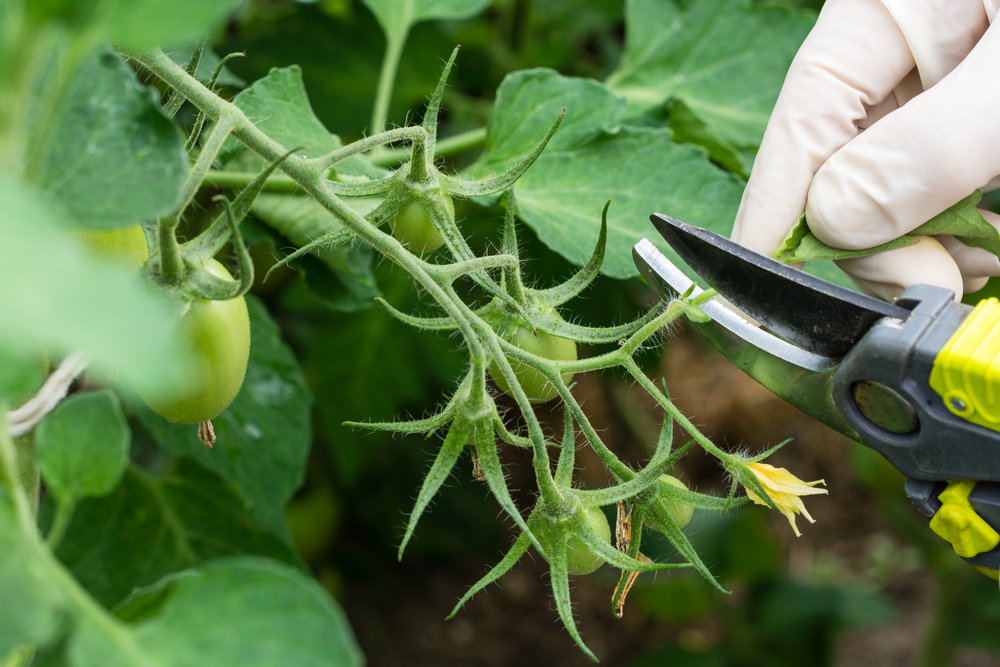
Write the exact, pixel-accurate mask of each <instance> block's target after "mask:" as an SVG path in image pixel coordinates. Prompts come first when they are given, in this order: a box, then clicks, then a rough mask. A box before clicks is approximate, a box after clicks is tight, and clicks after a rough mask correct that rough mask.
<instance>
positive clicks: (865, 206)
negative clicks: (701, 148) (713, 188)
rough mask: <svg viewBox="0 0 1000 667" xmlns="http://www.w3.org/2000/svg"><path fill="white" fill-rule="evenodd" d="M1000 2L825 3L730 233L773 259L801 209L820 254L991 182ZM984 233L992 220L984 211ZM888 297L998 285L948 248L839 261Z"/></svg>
mask: <svg viewBox="0 0 1000 667" xmlns="http://www.w3.org/2000/svg"><path fill="white" fill-rule="evenodd" d="M998 10H1000V0H827V2H826V4H825V5H824V7H823V10H822V11H821V13H820V15H819V19H818V20H817V22H816V26H815V27H814V28H813V30H812V32H810V33H809V36H808V37H807V38H806V41H805V42H804V43H803V44H802V47H801V48H800V49H799V52H798V54H797V55H796V56H795V59H794V61H793V62H792V65H791V68H790V69H789V71H788V75H787V77H786V78H785V83H784V85H783V86H782V89H781V94H780V95H779V97H778V101H777V103H776V105H775V107H774V112H773V114H772V116H771V119H770V121H769V122H768V125H767V131H766V132H765V133H764V138H763V141H762V142H761V146H760V151H759V152H758V154H757V158H756V160H755V162H754V166H753V171H752V173H751V175H750V181H749V183H748V184H747V188H746V190H745V191H744V193H743V201H742V202H741V204H740V209H739V212H738V213H737V216H736V225H735V227H734V229H733V238H734V240H736V241H737V242H739V243H740V244H742V245H745V246H747V247H750V248H752V249H754V250H756V251H758V252H761V253H764V254H767V255H771V254H773V253H774V252H775V250H777V248H778V246H779V244H780V243H781V241H782V239H784V237H785V235H786V234H787V233H788V231H789V230H790V229H791V227H792V225H793V224H794V223H795V221H796V219H797V218H798V217H799V215H800V214H801V213H802V212H803V211H805V212H806V219H807V220H808V221H809V227H810V229H811V230H812V232H813V233H814V234H815V235H816V236H817V237H818V238H819V239H820V240H821V241H823V242H824V243H826V244H827V245H830V246H834V247H838V248H845V249H859V248H870V247H872V246H875V245H878V244H880V243H884V242H886V241H889V240H892V239H894V238H897V237H899V236H902V235H903V234H906V233H908V232H909V231H911V230H912V229H914V228H915V227H917V226H918V225H920V224H921V223H923V222H925V221H926V220H928V219H929V218H931V217H933V216H934V215H936V214H937V213H939V212H941V211H943V210H944V209H946V208H948V207H949V206H951V205H952V204H954V203H955V202H957V201H959V200H960V199H962V198H963V197H965V196H967V195H968V194H969V193H971V192H972V191H973V190H975V189H977V188H984V187H987V185H988V184H989V182H990V181H991V180H992V179H994V178H995V177H997V176H998V175H1000V21H997V24H998V25H993V26H992V27H991V22H992V20H993V18H994V17H995V16H996V15H997V13H998ZM984 215H985V216H986V219H987V220H988V221H990V222H991V223H992V224H993V225H994V226H997V227H1000V216H996V215H993V214H992V213H984ZM839 265H840V267H841V268H842V269H844V271H846V272H847V273H848V274H849V275H850V276H851V277H852V278H853V279H854V280H855V282H857V283H858V285H859V286H860V287H861V288H862V289H864V290H866V291H869V292H872V293H875V294H877V295H878V296H881V297H883V298H887V299H892V298H894V297H896V296H898V295H899V294H900V293H901V292H902V291H903V289H905V288H906V287H908V286H910V285H913V284H916V283H930V284H936V285H941V286H943V287H948V288H950V289H952V290H955V292H956V294H957V295H958V296H961V293H962V291H963V289H964V290H965V291H974V290H976V289H979V288H980V287H982V285H983V284H985V282H986V277H987V276H992V275H1000V261H998V260H997V258H996V256H994V255H992V254H991V253H989V252H987V251H985V250H980V249H977V248H969V247H967V246H964V245H963V244H961V243H960V242H958V241H957V240H955V239H954V238H952V237H934V238H930V237H923V238H921V239H920V242H919V243H917V244H914V245H911V246H907V247H903V248H899V249H897V250H893V251H890V252H886V253H882V254H878V255H871V256H868V257H863V258H857V259H849V260H841V261H840V262H839Z"/></svg>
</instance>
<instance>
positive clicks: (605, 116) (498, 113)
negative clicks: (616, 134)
mask: <svg viewBox="0 0 1000 667" xmlns="http://www.w3.org/2000/svg"><path fill="white" fill-rule="evenodd" d="M563 109H566V117H565V118H564V119H563V122H562V124H561V125H560V126H559V129H558V130H557V131H556V133H555V134H554V135H553V136H552V140H551V141H549V145H548V146H547V147H546V151H556V150H560V149H564V148H573V147H576V146H580V145H582V144H585V143H587V142H589V141H590V140H592V139H595V138H597V137H599V136H600V135H602V134H605V133H608V132H613V131H615V130H616V129H617V128H618V120H619V119H620V118H621V116H622V115H623V114H624V112H625V100H624V99H622V98H620V97H618V96H617V95H615V94H614V93H612V92H611V91H609V90H608V89H607V88H605V87H604V86H602V85H601V84H599V83H598V82H596V81H593V80H591V79H580V78H575V77H568V76H563V75H562V74H559V73H558V72H555V71H553V70H550V69H530V70H522V71H520V72H514V73H512V74H508V75H507V76H506V77H504V80H503V82H501V84H500V86H499V88H497V95H496V102H495V103H494V105H493V110H492V111H491V112H490V119H489V122H488V124H487V126H486V148H485V150H484V151H483V154H482V155H480V156H479V159H478V160H476V162H475V164H473V165H472V166H470V167H469V169H468V170H467V172H468V175H469V176H471V177H484V176H489V175H492V174H501V173H503V172H504V171H506V170H507V169H509V168H510V167H512V166H514V165H515V164H517V163H518V162H520V161H521V160H523V159H524V158H525V157H526V156H527V155H528V153H530V152H531V151H532V150H534V148H535V145H536V144H537V143H538V140H539V139H541V138H542V137H544V136H545V133H546V132H548V131H549V128H550V127H552V123H553V122H555V120H556V119H557V118H558V117H559V114H560V113H562V110H563Z"/></svg>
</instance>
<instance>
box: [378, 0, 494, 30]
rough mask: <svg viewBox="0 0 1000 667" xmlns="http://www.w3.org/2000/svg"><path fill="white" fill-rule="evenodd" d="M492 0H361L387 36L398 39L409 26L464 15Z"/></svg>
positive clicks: (471, 14)
mask: <svg viewBox="0 0 1000 667" xmlns="http://www.w3.org/2000/svg"><path fill="white" fill-rule="evenodd" d="M492 1H493V0H364V3H365V6H367V7H368V9H370V10H371V12H372V14H374V15H375V18H376V19H377V20H378V22H379V25H380V26H382V30H383V31H385V34H386V35H387V36H388V38H389V39H400V38H402V37H403V36H405V35H406V33H407V32H409V30H410V27H411V26H413V24H415V23H419V22H420V21H430V20H433V19H452V20H456V19H465V18H469V17H470V16H475V15H476V14H478V13H479V12H481V11H483V10H484V9H485V8H486V6H487V5H489V4H490V3H491V2H492Z"/></svg>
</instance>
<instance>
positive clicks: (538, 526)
mask: <svg viewBox="0 0 1000 667" xmlns="http://www.w3.org/2000/svg"><path fill="white" fill-rule="evenodd" d="M578 520H580V521H586V522H587V523H588V524H589V525H590V527H591V528H593V529H594V530H595V531H596V532H597V534H598V535H600V536H601V539H602V540H604V541H605V542H607V543H608V544H610V543H611V526H610V524H608V518H607V517H606V516H604V512H602V511H601V510H600V508H598V507H588V508H586V509H584V510H581V511H580V515H579V517H578ZM528 528H530V529H531V532H532V533H533V534H534V535H535V537H537V538H538V541H539V542H541V544H542V547H544V548H545V550H546V551H549V540H550V539H551V537H550V535H549V532H548V531H547V530H546V528H545V520H544V519H543V518H540V515H538V514H535V515H533V516H532V517H531V518H530V519H529V520H528ZM603 564H604V559H603V558H601V557H600V556H598V555H597V554H595V553H594V552H593V551H591V550H590V549H588V548H587V545H585V544H584V543H583V542H581V541H580V540H578V539H577V538H576V536H574V535H570V538H569V539H568V540H567V541H566V570H567V571H568V572H569V573H570V574H590V573H591V572H593V571H594V570H596V569H597V568H599V567H600V566H601V565H603Z"/></svg>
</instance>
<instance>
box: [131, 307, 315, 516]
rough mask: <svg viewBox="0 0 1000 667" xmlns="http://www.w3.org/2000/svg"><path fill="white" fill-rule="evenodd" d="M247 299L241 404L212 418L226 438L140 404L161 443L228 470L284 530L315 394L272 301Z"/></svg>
mask: <svg viewBox="0 0 1000 667" xmlns="http://www.w3.org/2000/svg"><path fill="white" fill-rule="evenodd" d="M247 306H248V307H249V309H250V333H251V346H250V362H249V365H248V366H247V374H246V379H245V380H244V382H243V388H242V390H241V391H240V393H239V395H238V396H237V397H236V400H234V401H233V404H232V405H230V406H229V408H227V409H226V411H225V412H223V413H222V414H221V415H219V416H218V417H216V418H215V419H213V420H212V423H213V424H214V425H215V434H216V437H217V438H218V440H217V442H216V444H215V447H214V448H213V449H207V448H206V447H205V446H204V445H203V444H201V442H200V441H199V440H198V438H197V437H195V431H194V427H193V426H190V425H184V424H171V423H169V422H167V421H165V420H164V419H163V418H162V417H160V416H159V415H156V414H154V413H153V412H152V411H151V410H149V409H148V408H146V407H145V406H144V405H139V404H138V401H136V402H135V405H134V410H135V412H136V414H137V416H138V417H139V419H140V421H141V422H142V424H143V426H145V428H146V429H147V430H148V431H149V433H150V434H151V435H152V436H153V438H154V439H155V440H156V442H157V443H158V444H159V445H160V446H161V447H163V448H165V449H167V450H169V451H171V452H174V453H175V454H178V455H182V456H188V457H190V458H193V459H195V460H196V461H198V462H199V463H201V464H202V465H204V466H205V467H207V468H208V469H209V470H212V471H214V472H216V473H218V474H219V475H221V476H222V477H223V478H224V479H226V480H227V481H229V482H230V483H232V484H233V485H234V486H235V487H236V488H237V489H238V490H239V492H240V493H241V495H242V496H243V498H244V500H245V501H246V502H247V504H248V505H249V506H250V507H251V509H252V513H253V516H254V518H255V519H256V520H257V521H259V522H260V523H261V524H262V525H264V526H267V527H269V528H272V529H275V530H282V528H281V526H283V518H282V514H281V510H282V508H283V507H284V505H285V503H286V502H287V501H288V499H289V498H290V497H291V495H292V493H294V492H295V490H296V489H297V488H298V487H299V486H300V485H301V483H302V477H303V474H304V469H305V462H306V457H307V455H308V453H309V444H310V440H311V436H312V433H311V427H310V419H309V410H310V407H311V406H312V394H311V393H310V391H309V388H308V387H307V386H306V382H305V378H304V377H303V376H302V369H301V368H300V367H299V363H298V361H297V360H296V359H295V356H294V354H293V353H292V351H291V350H290V349H289V348H288V346H287V345H285V343H283V342H282V340H281V337H280V332H279V331H278V327H277V325H276V324H275V323H274V320H272V319H271V317H270V315H269V314H268V312H267V309H266V308H265V307H264V306H263V305H262V304H261V303H260V302H259V301H258V300H257V299H254V298H251V297H248V298H247Z"/></svg>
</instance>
